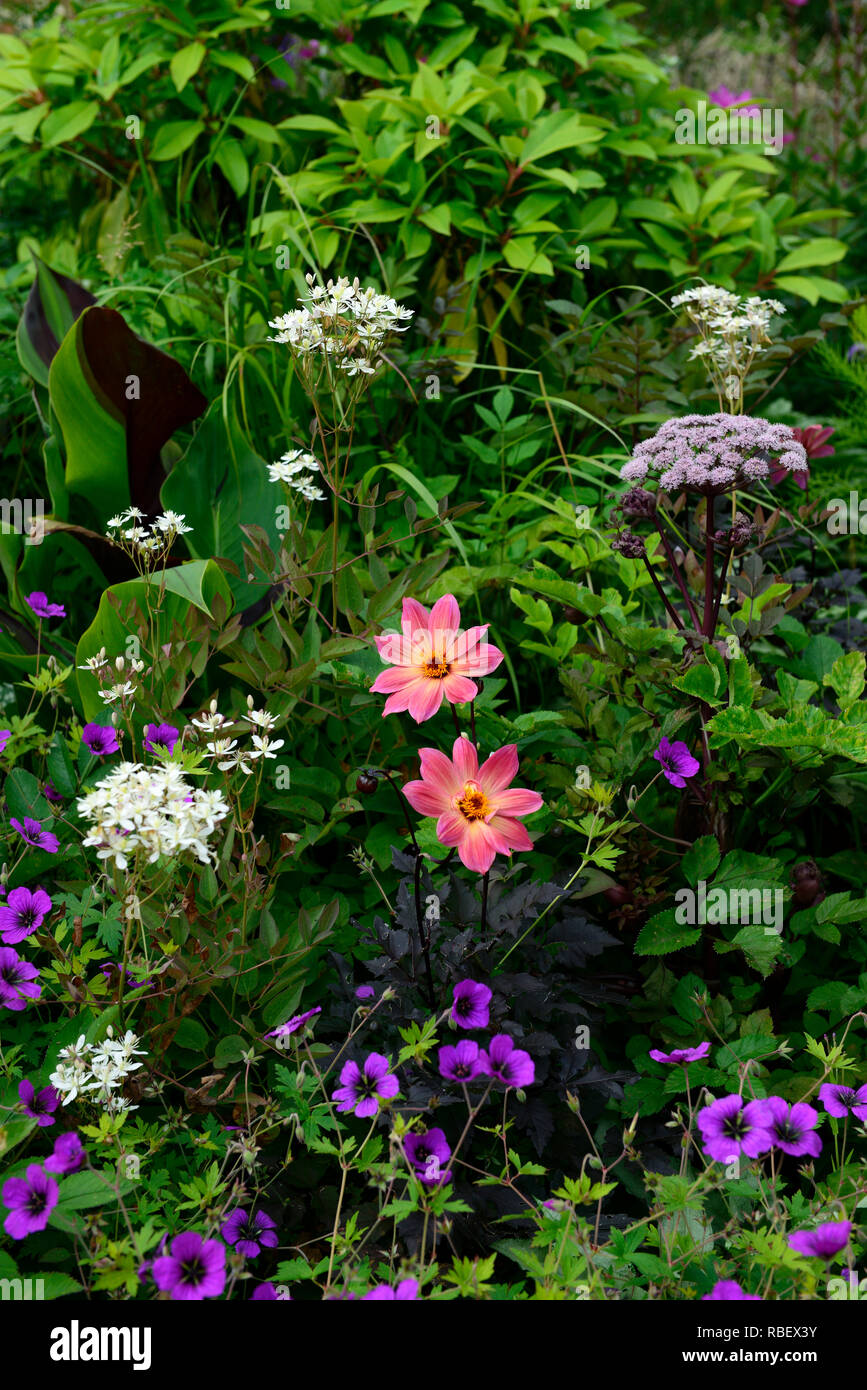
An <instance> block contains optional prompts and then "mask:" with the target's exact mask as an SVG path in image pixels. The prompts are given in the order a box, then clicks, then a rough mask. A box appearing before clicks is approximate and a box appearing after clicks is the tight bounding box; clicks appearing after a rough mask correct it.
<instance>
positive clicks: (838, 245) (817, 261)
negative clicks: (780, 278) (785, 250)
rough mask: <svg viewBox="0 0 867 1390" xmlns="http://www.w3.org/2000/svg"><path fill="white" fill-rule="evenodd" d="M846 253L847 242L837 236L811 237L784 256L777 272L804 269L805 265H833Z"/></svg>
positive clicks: (780, 273) (778, 273)
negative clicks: (839, 239)
mask: <svg viewBox="0 0 867 1390" xmlns="http://www.w3.org/2000/svg"><path fill="white" fill-rule="evenodd" d="M845 254H846V243H845V242H844V241H838V240H837V238H836V237H832V236H819V237H810V239H809V240H808V241H804V242H802V243H801V244H800V246H796V247H795V249H794V250H793V251H790V252H789V254H788V255H787V256H784V257H783V259H782V260H781V261H780V264H779V265H778V266H777V269H776V271H775V274H776V275H782V274H783V273H784V272H785V271H787V270H803V269H804V267H805V266H813V265H833V264H834V263H835V262H836V261H841V260H842V259H843V257H844V256H845Z"/></svg>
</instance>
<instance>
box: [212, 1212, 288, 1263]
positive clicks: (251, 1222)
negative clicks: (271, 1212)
mask: <svg viewBox="0 0 867 1390" xmlns="http://www.w3.org/2000/svg"><path fill="white" fill-rule="evenodd" d="M220 1235H221V1236H222V1237H223V1240H224V1241H225V1242H226V1244H227V1245H234V1247H235V1249H236V1250H237V1251H238V1254H239V1255H246V1256H247V1259H248V1260H252V1259H253V1258H254V1257H255V1256H256V1255H259V1254H261V1251H262V1247H263V1245H264V1246H267V1247H269V1248H273V1247H274V1246H275V1245H277V1244H278V1243H279V1241H278V1237H277V1223H276V1221H273V1220H272V1219H271V1217H270V1216H268V1215H267V1213H266V1212H264V1211H254V1212H253V1215H252V1216H248V1215H247V1213H246V1212H245V1211H244V1210H243V1208H242V1207H237V1208H236V1209H235V1211H233V1212H230V1214H229V1215H228V1217H227V1218H226V1220H225V1221H224V1222H223V1225H222V1227H221V1228H220Z"/></svg>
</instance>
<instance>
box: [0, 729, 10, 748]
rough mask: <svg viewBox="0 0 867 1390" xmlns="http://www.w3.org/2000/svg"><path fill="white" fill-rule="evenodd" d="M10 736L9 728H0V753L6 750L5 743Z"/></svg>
mask: <svg viewBox="0 0 867 1390" xmlns="http://www.w3.org/2000/svg"><path fill="white" fill-rule="evenodd" d="M11 737H12V730H11V729H0V753H5V752H6V745H7V743H8V742H9V740H10V738H11Z"/></svg>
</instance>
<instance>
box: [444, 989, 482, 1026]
mask: <svg viewBox="0 0 867 1390" xmlns="http://www.w3.org/2000/svg"><path fill="white" fill-rule="evenodd" d="M491 998H492V991H491V990H490V989H488V986H487V985H480V984H477V983H476V981H475V980H461V982H460V984H459V985H455V987H454V990H453V991H452V1000H453V1002H452V1020H453V1022H454V1023H456V1024H457V1025H458V1027H459V1028H487V1026H488V1023H489V1021H490V1017H491V1010H490V1003H491Z"/></svg>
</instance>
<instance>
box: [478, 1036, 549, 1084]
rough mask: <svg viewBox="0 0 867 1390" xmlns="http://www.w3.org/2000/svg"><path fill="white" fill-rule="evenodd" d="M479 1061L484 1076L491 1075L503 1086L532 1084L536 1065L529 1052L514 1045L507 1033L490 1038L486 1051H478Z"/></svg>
mask: <svg viewBox="0 0 867 1390" xmlns="http://www.w3.org/2000/svg"><path fill="white" fill-rule="evenodd" d="M479 1062H480V1065H481V1069H482V1071H483V1072H484V1073H485V1075H486V1076H492V1077H493V1078H494V1080H495V1081H500V1082H502V1084H503V1085H504V1086H510V1087H511V1086H521V1087H523V1086H532V1084H533V1082H534V1081H535V1079H536V1067H535V1064H534V1062H533V1059H532V1057H531V1056H530V1054H529V1052H522V1051H521V1049H520V1048H519V1047H515V1044H514V1041H513V1040H512V1039H511V1038H510V1037H509V1035H508V1033H497V1035H496V1037H494V1038H491V1041H490V1042H489V1044H488V1049H487V1051H486V1052H485V1051H482V1052H480V1053H479Z"/></svg>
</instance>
